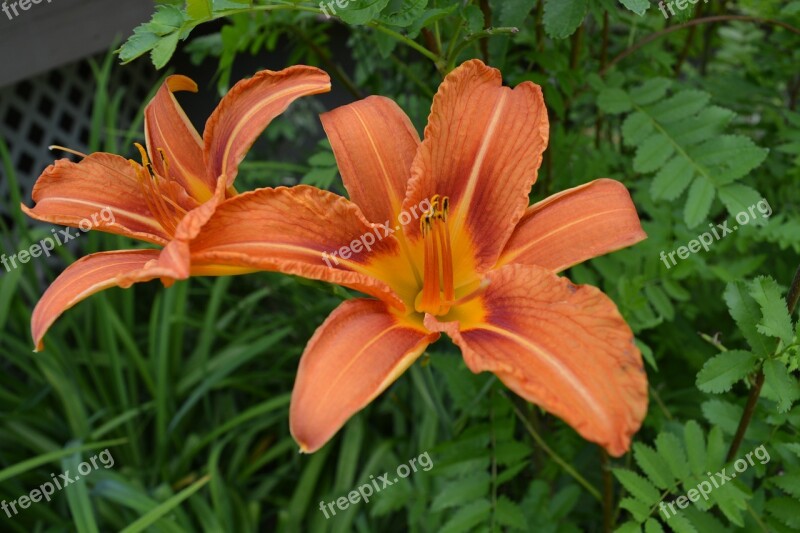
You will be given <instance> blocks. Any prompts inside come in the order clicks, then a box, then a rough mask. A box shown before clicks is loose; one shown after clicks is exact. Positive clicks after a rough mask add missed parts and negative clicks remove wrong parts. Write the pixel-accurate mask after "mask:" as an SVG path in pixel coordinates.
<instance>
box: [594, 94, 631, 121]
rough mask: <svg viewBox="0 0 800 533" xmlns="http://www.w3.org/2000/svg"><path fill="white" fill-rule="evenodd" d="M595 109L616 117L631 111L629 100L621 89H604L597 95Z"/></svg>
mask: <svg viewBox="0 0 800 533" xmlns="http://www.w3.org/2000/svg"><path fill="white" fill-rule="evenodd" d="M597 107H599V108H600V110H601V111H603V112H605V113H610V114H612V115H616V114H619V113H624V112H626V111H630V110H631V99H630V97H629V96H628V93H626V92H625V91H623V90H622V89H617V88H613V87H611V88H606V89H603V90H602V91H600V94H598V95H597Z"/></svg>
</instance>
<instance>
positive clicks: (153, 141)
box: [144, 75, 216, 202]
mask: <svg viewBox="0 0 800 533" xmlns="http://www.w3.org/2000/svg"><path fill="white" fill-rule="evenodd" d="M177 91H190V92H193V93H194V92H197V84H196V83H195V82H193V81H192V80H191V79H189V78H187V77H186V76H178V75H174V76H168V77H167V79H166V80H164V83H163V84H162V85H161V87H160V88H159V90H158V92H157V93H156V95H155V96H154V97H153V99H152V100H151V101H150V103H149V104H147V107H146V108H145V111H144V133H145V139H146V140H147V152H148V153H149V154H150V159H151V160H152V163H153V168H154V169H155V171H156V173H158V174H159V175H160V176H164V177H165V178H169V179H174V180H176V181H177V182H178V183H180V184H181V186H182V187H183V188H184V189H186V191H187V192H188V193H189V194H190V195H191V196H192V197H193V198H195V199H196V200H198V201H199V202H204V201H205V200H207V199H208V198H210V197H211V194H212V193H213V191H214V188H215V184H216V180H213V179H210V178H209V177H208V176H207V173H206V169H205V166H204V164H203V141H202V139H201V138H200V135H199V134H198V133H197V130H196V129H195V128H194V126H193V125H192V123H191V122H190V121H189V118H188V117H187V116H186V113H184V111H183V109H182V108H181V106H180V104H178V101H177V100H176V99H175V96H174V95H173V94H172V93H174V92H177ZM159 149H160V150H163V151H164V156H165V157H166V159H167V165H165V164H164V162H163V161H162V158H161V155H160V153H159ZM167 167H169V172H167ZM168 174H169V175H168Z"/></svg>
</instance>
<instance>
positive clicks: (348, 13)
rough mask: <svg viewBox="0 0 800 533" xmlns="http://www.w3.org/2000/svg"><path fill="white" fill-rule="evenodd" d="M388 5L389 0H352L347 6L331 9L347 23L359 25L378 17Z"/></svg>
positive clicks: (332, 12)
mask: <svg viewBox="0 0 800 533" xmlns="http://www.w3.org/2000/svg"><path fill="white" fill-rule="evenodd" d="M387 5H389V0H350V1H349V2H348V3H347V5H346V6H345V7H341V8H337V7H334V8H330V9H331V14H333V15H335V16H337V17H339V18H340V19H342V20H343V21H344V22H346V23H347V24H351V25H353V26H358V25H361V24H367V23H368V22H371V21H373V20H375V19H376V18H378V15H379V14H380V12H381V11H383V9H384V8H385V7H386V6H387Z"/></svg>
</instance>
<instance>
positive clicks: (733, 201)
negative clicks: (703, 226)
mask: <svg viewBox="0 0 800 533" xmlns="http://www.w3.org/2000/svg"><path fill="white" fill-rule="evenodd" d="M717 193H718V194H719V199H720V200H722V203H723V204H725V207H726V208H727V209H728V213H730V214H731V215H732V216H734V217H736V216H737V215H738V214H739V213H747V217H748V222H747V223H748V224H756V225H764V224H766V221H767V219H766V218H764V217H763V215H760V212H759V211H758V210H755V209H754V210H753V212H754V213H755V215H756V216H755V217H753V216H751V215H750V212H749V210H750V208H751V207H753V206H755V205H757V204H758V202H760V201H761V200H762V196H761V194H759V192H758V191H757V190H755V189H753V188H752V187H748V186H747V185H740V184H738V183H734V184H731V185H725V186H724V187H720V188H719V190H718V191H717ZM742 218H743V217H742ZM737 222H738V220H737Z"/></svg>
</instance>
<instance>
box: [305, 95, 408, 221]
mask: <svg viewBox="0 0 800 533" xmlns="http://www.w3.org/2000/svg"><path fill="white" fill-rule="evenodd" d="M320 118H321V119H322V126H323V127H324V128H325V133H327V135H328V139H329V140H330V142H331V146H332V147H333V153H334V154H335V155H336V162H337V164H338V166H339V172H341V174H342V179H343V181H344V186H345V188H346V189H347V192H348V193H349V194H350V200H352V201H353V202H355V203H356V204H357V205H358V206H359V207H360V208H361V211H362V212H363V213H364V216H366V217H367V220H369V221H371V222H384V221H386V220H389V221H391V222H392V225H394V222H395V217H396V216H397V215H398V214H399V213H400V210H401V208H402V205H403V198H404V197H405V193H406V185H407V184H408V178H409V177H410V175H411V163H412V162H413V161H414V156H415V155H416V153H417V148H418V147H419V135H418V134H417V130H415V129H414V126H413V125H412V124H411V121H410V120H409V119H408V116H406V114H405V113H403V110H402V109H400V107H399V106H398V105H397V104H396V103H394V102H393V101H392V100H390V99H388V98H384V97H382V96H370V97H369V98H366V99H364V100H361V101H359V102H355V103H353V104H348V105H345V106H342V107H339V108H336V109H334V110H333V111H330V112H328V113H324V114H323V115H321V116H320Z"/></svg>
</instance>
